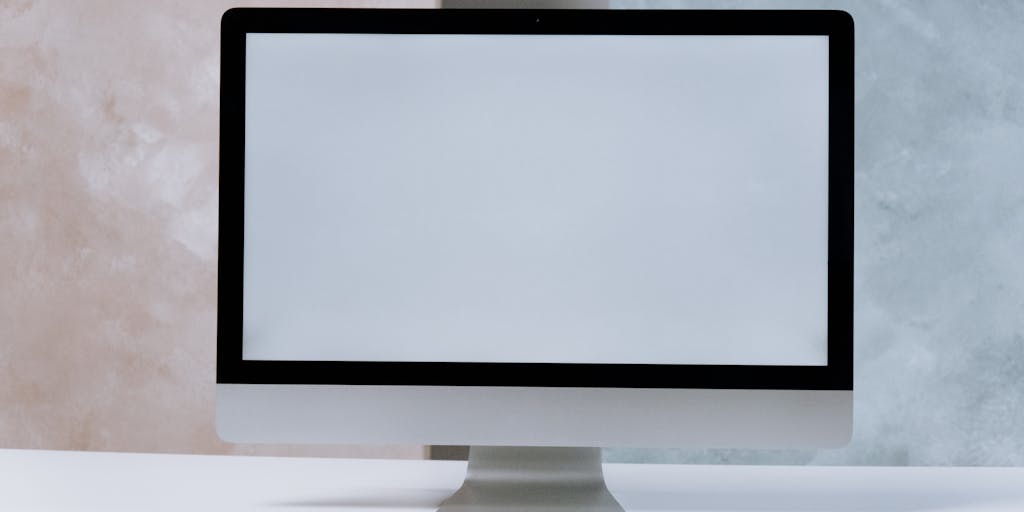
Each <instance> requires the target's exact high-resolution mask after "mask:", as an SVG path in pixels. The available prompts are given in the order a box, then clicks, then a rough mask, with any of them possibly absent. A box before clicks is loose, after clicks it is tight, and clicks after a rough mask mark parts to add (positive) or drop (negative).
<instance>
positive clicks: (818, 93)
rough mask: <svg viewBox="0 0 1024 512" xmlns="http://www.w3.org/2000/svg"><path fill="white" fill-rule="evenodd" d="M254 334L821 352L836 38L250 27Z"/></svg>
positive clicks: (423, 343)
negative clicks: (832, 41)
mask: <svg viewBox="0 0 1024 512" xmlns="http://www.w3.org/2000/svg"><path fill="white" fill-rule="evenodd" d="M245 94H246V109H245V148H246V149H245V252H244V296H243V303H244V307H243V316H244V321H243V322H244V323H243V356H244V358H246V359H263V360H340V361H453V362H454V361H463V362H465V361H479V362H571V363H656V364H739V365H753V364H758V365H824V364H826V363H827V341H826V332H827V321H826V320H827V319H826V311H827V304H826V298H827V297H826V294H827V287H826V275H827V185H828V184H827V170H828V162H827V160H828V144H827V143H828V130H827V124H828V38H827V37H817V36H561V35H530V36H525V35H394V34H249V35H248V36H247V38H246V93H245Z"/></svg>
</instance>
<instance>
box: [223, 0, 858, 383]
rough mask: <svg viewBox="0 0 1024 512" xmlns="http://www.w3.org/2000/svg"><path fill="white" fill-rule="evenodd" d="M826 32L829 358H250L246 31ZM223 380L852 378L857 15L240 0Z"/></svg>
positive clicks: (228, 60)
mask: <svg viewBox="0 0 1024 512" xmlns="http://www.w3.org/2000/svg"><path fill="white" fill-rule="evenodd" d="M260 32H264V33H273V32H279V33H395V34H610V35H825V36H829V91H828V94H829V107H828V109H829V110H828V118H829V121H828V123H829V140H828V144H829V157H828V163H829V176H828V183H829V207H828V208H829V212H828V213H829V220H828V229H829V238H828V262H829V263H828V364H827V365H826V366H741V365H659V364H565V363H451V362H363V361H350V362H342V361H257V360H245V359H243V357H242V282H243V281H242V262H243V250H242V247H243V246H242V244H243V227H244V224H243V223H244V215H243V211H244V210H243V208H244V199H245V197H244V191H245V188H244V155H245V138H244V127H245V119H244V115H245V94H244V92H245V34H246V33H260ZM220 87H221V89H220V100H221V103H220V218H219V228H220V230H219V253H220V254H219V260H218V296H217V382H218V383H222V384H227V383H232V384H344V385H408V386H515V387H588V388H601V387H616V388H620V387H624V388H703V389H794V390H852V389H853V19H852V18H851V17H850V15H849V14H847V13H846V12H843V11H803V10H790V11H781V10H777V11H730V10H667V11H654V10H644V11H623V10H600V11H587V10H564V11H563V10H497V9H495V10H469V9H466V10H462V9H440V10H438V9H429V10H419V9H417V10H406V9H293V8H287V9H277V8H271V9H265V8H240V9H231V10H229V11H227V12H225V13H224V16H223V17H222V20H221V85H220Z"/></svg>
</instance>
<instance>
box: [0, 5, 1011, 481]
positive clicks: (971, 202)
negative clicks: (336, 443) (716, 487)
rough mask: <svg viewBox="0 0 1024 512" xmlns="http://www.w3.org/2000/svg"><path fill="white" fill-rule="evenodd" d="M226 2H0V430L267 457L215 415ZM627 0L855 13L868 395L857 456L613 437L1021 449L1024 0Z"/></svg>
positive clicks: (14, 436)
mask: <svg viewBox="0 0 1024 512" xmlns="http://www.w3.org/2000/svg"><path fill="white" fill-rule="evenodd" d="M280 3H284V2H280ZM427 3H432V2H427ZM228 5H233V4H231V3H229V2H224V1H203V0H188V1H185V0H181V1H177V2H170V1H155V0H154V1H147V2H133V1H129V0H117V1H105V2H104V1H98V0H96V1H89V2H72V1H60V0H53V1H22V2H19V1H3V0H0V240H2V242H0V446H2V447H40V448H70V449H97V450H144V451H189V452H232V451H234V452H249V451H252V450H253V449H252V448H250V447H237V446H230V445H227V444H224V443H221V442H220V441H218V440H217V439H216V436H215V434H214V432H213V427H212V407H213V404H212V400H213V384H212V382H213V340H214V331H213V329H214V319H215V316H214V296H215V295H214V294H215V287H214V278H215V263H214V262H215V249H216V244H215V235H216V230H215V218H216V208H217V198H216V172H217V171H216V133H217V113H216V106H217V75H218V69H217V37H218V36H217V19H218V15H219V12H221V11H222V10H223V9H224V8H226V7H227V6H228ZM310 5H311V4H310ZM346 5H352V3H347V4H346ZM618 5H619V6H641V5H643V6H651V7H680V6H685V7H781V8H793V7H819V8H820V7H842V8H846V9H848V10H850V11H851V12H852V13H853V14H854V15H855V17H856V18H857V22H858V25H857V38H858V39H857V51H858V53H857V80H858V82H857V87H858V90H857V116H858V117H857V127H856V134H857V152H856V158H857V177H856V180H857V194H858V199H857V263H856V265H857V267H856V268H857V277H856V287H857V300H856V307H857V312H856V328H857V354H856V362H857V372H856V379H857V382H856V385H857V398H856V427H855V437H854V441H853V443H852V444H851V445H850V447H848V448H846V449H843V450H835V451H821V452H788V451H787V452H743V451H704V452H680V451H665V450H659V451H616V452H614V453H612V454H611V456H612V457H613V458H616V459H619V460H674V461H678V460H696V461H729V462H793V463H807V462H810V463H854V464H1024V263H1021V261H1022V260H1024V256H1021V255H1022V254H1024V163H1022V162H1024V53H1021V52H1020V51H1019V48H1020V47H1024V2H1020V1H1018V0H1003V1H996V0H987V1H977V2H971V1H967V0H907V1H882V0H862V1H836V2H827V1H783V0H779V1H753V0H752V1H731V0H722V1H710V0H704V1H690V2H618ZM259 450H261V451H262V452H264V453H267V452H275V453H280V452H281V451H287V452H288V453H297V452H298V450H296V449H294V448H289V449H285V448H275V447H266V448H263V447H261V448H259ZM354 450H356V449H355V448H341V449H324V448H313V449H310V450H308V451H312V452H315V453H347V454H352V453H355V451H354ZM366 450H370V452H368V453H377V454H385V453H391V454H401V455H409V456H414V455H418V454H419V451H418V449H416V448H415V447H404V448H395V449H393V450H390V451H387V450H378V449H376V448H372V447H370V448H366Z"/></svg>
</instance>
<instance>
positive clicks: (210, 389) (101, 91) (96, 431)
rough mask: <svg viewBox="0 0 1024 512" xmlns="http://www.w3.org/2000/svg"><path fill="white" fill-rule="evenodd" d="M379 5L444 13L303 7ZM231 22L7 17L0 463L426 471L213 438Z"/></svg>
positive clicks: (65, 9)
mask: <svg viewBox="0 0 1024 512" xmlns="http://www.w3.org/2000/svg"><path fill="white" fill-rule="evenodd" d="M263 3H264V4H268V3H269V2H263ZM382 3H386V4H387V5H393V6H399V5H406V6H408V5H419V6H426V7H430V6H433V5H434V2H433V1H432V0H422V1H405V2H366V1H363V2H355V1H350V2H322V1H321V2H318V3H316V4H314V3H310V2H305V3H303V4H302V5H336V6H356V5H358V6H367V5H377V4H382ZM248 4H252V3H251V2H249V3H248ZM277 4H279V5H287V2H277ZM235 5H240V4H239V3H237V2H228V1H223V0H218V1H209V0H177V1H170V0H159V1H157V0H150V1H145V2H141V1H133V0H105V1H101V0H92V1H67V0H52V1H44V0H38V1H19V0H0V447H7V448H53V449H76V450H129V451H157V452H205V453H318V454H344V455H392V456H409V457H417V456H421V455H422V449H421V448H419V447H414V446H408V447H329V448H325V447H312V448H298V447H273V446H270V447H247V446H236V445H229V444H227V443H224V442H221V441H220V440H219V439H218V438H217V435H216V433H215V432H214V426H213V397H214V384H213V382H214V344H215V331H214V329H215V325H216V291H217V290H216V261H217V123H218V112H217V108H218V94H219V93H218V80H219V73H220V71H219V67H218V66H219V63H218V56H219V27H220V14H221V12H223V11H224V10H225V9H226V8H228V7H231V6H235Z"/></svg>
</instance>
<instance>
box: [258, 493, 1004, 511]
mask: <svg viewBox="0 0 1024 512" xmlns="http://www.w3.org/2000/svg"><path fill="white" fill-rule="evenodd" d="M451 493H452V491H451V490H450V489H373V490H366V491H365V492H352V493H347V494H345V495H344V496H337V497H325V498H322V499H311V500H299V501H288V502H281V503H274V504H271V507H270V508H273V507H275V506H277V507H293V508H303V507H309V508H314V509H318V508H323V509H332V508H333V509H348V508H351V509H367V508H370V509H373V508H382V509H384V508H386V509H393V508H409V509H427V510H431V509H434V508H437V507H438V506H440V504H441V502H442V501H444V500H445V498H447V497H448V496H449V495H451ZM614 494H615V496H616V498H618V500H619V502H620V503H622V506H623V507H624V508H625V509H626V510H628V511H634V510H657V511H661V510H695V511H696V510H711V511H725V510H732V511H743V510H760V511H773V510H799V511H810V510H814V511H828V510H836V511H848V510H863V511H868V510H870V511H879V512H884V511H893V512H896V511H899V512H911V511H935V510H949V509H963V510H970V509H972V508H982V509H985V508H990V507H993V506H998V502H999V500H986V499H983V498H979V497H977V496H958V495H955V494H952V493H948V492H944V491H943V490H941V489H936V490H934V492H932V493H929V494H927V495H924V494H919V495H907V494H906V493H895V492H885V493H879V492H872V491H870V490H868V489H859V490H858V489H851V490H848V491H846V492H836V491H834V490H830V491H822V492H820V493H814V494H808V493H806V491H805V492H804V494H803V495H801V496H794V495H793V494H792V493H789V492H765V491H759V492H745V493H743V494H726V493H721V492H718V491H716V492H700V491H689V490H687V491H674V492H615V493H614Z"/></svg>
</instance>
